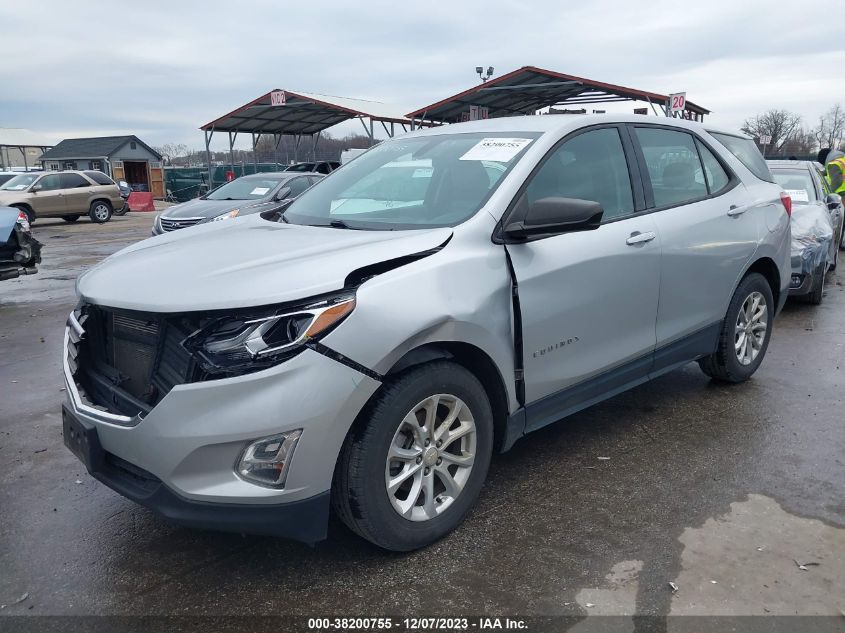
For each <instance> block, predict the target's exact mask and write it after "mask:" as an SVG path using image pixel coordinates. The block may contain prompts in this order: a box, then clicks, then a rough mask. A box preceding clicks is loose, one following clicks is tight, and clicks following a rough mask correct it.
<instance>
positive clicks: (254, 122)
mask: <svg viewBox="0 0 845 633" xmlns="http://www.w3.org/2000/svg"><path fill="white" fill-rule="evenodd" d="M274 92H276V93H284V104H283V105H272V104H271V95H272V94H273V93H274ZM354 118H364V119H370V120H371V121H378V122H382V123H398V124H405V125H410V123H411V122H410V120H408V119H406V118H405V117H403V116H401V114H399V113H398V111H397V112H394V111H391V110H390V109H389V108H388V106H385V104H383V103H379V102H377V101H367V100H364V99H349V98H347V97H333V96H328V95H318V94H310V93H307V92H291V91H290V90H271V91H270V92H268V93H266V94H263V95H261V96H260V97H258V98H257V99H255V100H253V101H250V102H249V103H247V104H246V105H243V106H241V107H240V108H238V109H236V110H233V111H232V112H230V113H229V114H225V115H223V116H222V117H220V118H219V119H215V120H214V121H211V122H210V123H206V124H205V125H203V126H202V127H201V128H200V129H201V130H205V131H212V130H213V131H215V132H247V133H257V134H289V135H294V136H295V135H312V134H319V133H320V132H322V131H323V130H325V129H327V128H330V127H332V126H333V125H337V124H338V123H342V122H343V121H347V120H349V119H354Z"/></svg>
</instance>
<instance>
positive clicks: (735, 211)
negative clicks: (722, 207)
mask: <svg viewBox="0 0 845 633" xmlns="http://www.w3.org/2000/svg"><path fill="white" fill-rule="evenodd" d="M746 211H748V207H738V206H736V205H735V204H732V205H731V208H730V209H728V215H729V216H731V217H732V218H735V217H737V216H738V215H742V214H743V213H745V212H746Z"/></svg>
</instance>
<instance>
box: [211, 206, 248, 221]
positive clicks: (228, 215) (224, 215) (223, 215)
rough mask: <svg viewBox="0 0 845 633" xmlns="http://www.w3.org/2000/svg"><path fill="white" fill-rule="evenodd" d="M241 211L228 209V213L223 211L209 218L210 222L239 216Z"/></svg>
mask: <svg viewBox="0 0 845 633" xmlns="http://www.w3.org/2000/svg"><path fill="white" fill-rule="evenodd" d="M240 212H241V210H240V209H232V210H231V211H227V212H226V213H221V214H220V215H216V216H214V217H213V218H211V219H210V220H209V222H218V221H220V220H231V219H232V218H236V217H238V214H239V213H240Z"/></svg>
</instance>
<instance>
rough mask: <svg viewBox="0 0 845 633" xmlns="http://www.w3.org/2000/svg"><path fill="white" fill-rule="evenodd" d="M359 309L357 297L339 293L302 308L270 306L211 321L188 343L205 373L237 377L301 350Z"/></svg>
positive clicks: (187, 345)
mask: <svg viewBox="0 0 845 633" xmlns="http://www.w3.org/2000/svg"><path fill="white" fill-rule="evenodd" d="M354 309H355V295H354V294H351V293H344V294H338V295H335V296H333V297H329V298H327V299H323V300H319V301H316V302H314V303H310V304H306V305H304V306H303V307H301V308H287V309H280V308H267V309H265V310H263V311H259V310H257V311H254V312H253V311H247V312H244V313H243V314H242V315H239V316H228V317H220V318H214V319H211V320H210V322H208V323H205V324H203V326H202V327H201V328H200V329H199V330H198V331H196V332H195V333H194V334H192V335H191V336H189V337H188V339H187V340H186V341H185V347H186V348H187V349H189V350H190V351H191V352H193V354H194V356H195V357H196V358H197V360H198V361H199V363H200V365H201V367H202V369H203V371H205V372H206V373H208V374H224V375H237V374H244V373H250V372H253V371H258V370H261V369H265V368H267V367H270V366H272V365H275V364H277V363H279V362H281V361H283V360H286V359H288V358H290V357H292V356H294V355H296V354H298V353H299V352H301V351H302V350H303V349H304V348H305V345H306V343H308V342H309V341H311V340H314V339H317V338H319V337H321V336H323V335H325V334H327V333H328V332H329V331H330V330H331V329H332V328H334V327H335V326H336V325H337V324H338V323H340V322H341V321H342V320H343V319H345V318H346V317H347V316H349V314H350V313H351V312H352V310H354Z"/></svg>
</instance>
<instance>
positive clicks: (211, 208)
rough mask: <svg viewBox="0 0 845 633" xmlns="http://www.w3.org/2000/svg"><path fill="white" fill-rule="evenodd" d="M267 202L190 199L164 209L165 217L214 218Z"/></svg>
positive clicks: (163, 214)
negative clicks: (233, 210)
mask: <svg viewBox="0 0 845 633" xmlns="http://www.w3.org/2000/svg"><path fill="white" fill-rule="evenodd" d="M264 204H267V201H266V200H202V199H201V198H196V199H195V200H188V202H183V203H181V204H174V205H173V206H172V207H169V208H167V209H165V210H164V211H162V214H161V215H162V216H163V217H165V218H213V217H214V216H216V215H220V214H221V213H226V212H227V211H231V210H232V209H249V208H251V207H254V206H258V205H264Z"/></svg>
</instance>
